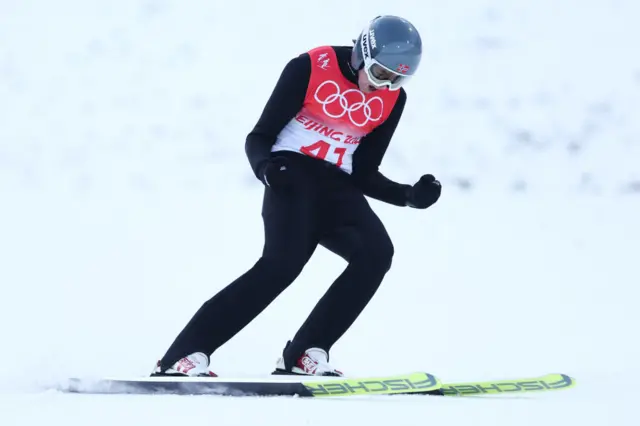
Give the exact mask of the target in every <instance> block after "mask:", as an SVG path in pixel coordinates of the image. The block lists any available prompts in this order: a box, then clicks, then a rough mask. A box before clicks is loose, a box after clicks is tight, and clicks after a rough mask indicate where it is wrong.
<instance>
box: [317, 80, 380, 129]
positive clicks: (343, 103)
mask: <svg viewBox="0 0 640 426" xmlns="http://www.w3.org/2000/svg"><path fill="white" fill-rule="evenodd" d="M327 84H330V85H332V86H333V87H334V88H335V91H336V93H332V94H330V95H328V96H326V97H325V99H320V97H319V94H320V90H321V89H322V88H323V87H324V86H325V85H327ZM348 93H356V94H357V96H358V97H359V98H360V99H362V100H361V101H359V102H354V103H352V104H351V105H349V102H348V101H347V97H346V95H347V94H348ZM314 98H315V100H316V101H317V102H318V103H319V104H320V105H322V110H323V111H324V113H325V114H327V115H328V116H329V117H331V118H341V117H343V116H344V115H345V114H348V115H349V119H350V120H351V122H352V123H353V124H354V125H355V126H358V127H363V126H365V125H366V124H367V123H368V122H369V121H379V120H380V119H381V118H382V114H383V111H384V104H383V102H382V98H380V97H379V96H374V97H372V98H371V99H369V100H368V101H367V102H365V99H366V98H365V96H364V93H362V92H361V91H359V90H356V89H349V90H346V91H345V92H344V93H340V86H339V85H338V83H336V82H335V81H332V80H327V81H325V82H323V83H322V84H320V85H319V86H318V88H317V89H316V93H315V95H314ZM335 101H338V102H339V105H340V107H342V112H341V113H339V114H332V113H330V112H329V111H328V110H327V106H328V105H332V104H333V105H336V104H335ZM374 101H378V102H379V103H380V115H378V116H377V117H372V116H371V114H372V110H371V105H372V103H373V102H374ZM360 110H362V114H363V115H364V122H360V121H356V120H355V119H354V117H353V115H352V114H353V113H354V112H356V111H360Z"/></svg>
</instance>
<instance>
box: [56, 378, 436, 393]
mask: <svg viewBox="0 0 640 426" xmlns="http://www.w3.org/2000/svg"><path fill="white" fill-rule="evenodd" d="M440 387H441V383H440V380H439V379H438V378H437V377H435V376H433V375H432V374H428V373H422V372H416V373H411V374H403V375H397V376H387V377H363V378H335V377H304V376H302V377H300V376H287V377H283V376H280V377H273V378H264V379H256V378H252V379H227V378H224V379H223V378H218V377H216V378H213V377H145V378H139V379H117V378H107V379H97V380H90V379H78V378H74V379H70V380H68V381H67V383H65V384H63V385H62V386H60V387H59V388H58V390H61V391H64V392H70V393H90V394H174V395H176V394H177V395H224V396H298V397H312V398H318V397H336V396H350V395H393V394H425V393H431V392H437V391H438V389H439V388H440Z"/></svg>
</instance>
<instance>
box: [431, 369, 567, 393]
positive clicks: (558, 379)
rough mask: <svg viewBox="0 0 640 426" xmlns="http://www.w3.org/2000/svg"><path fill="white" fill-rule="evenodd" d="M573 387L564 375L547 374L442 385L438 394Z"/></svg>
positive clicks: (543, 390) (549, 389) (511, 391)
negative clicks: (525, 377) (524, 377)
mask: <svg viewBox="0 0 640 426" xmlns="http://www.w3.org/2000/svg"><path fill="white" fill-rule="evenodd" d="M575 385H576V381H575V379H574V378H572V377H569V376H567V375H566V374H547V375H546V376H541V377H534V378H527V379H516V380H494V381H486V382H468V383H443V384H442V387H441V388H440V392H441V395H443V396H468V395H497V394H503V395H504V394H513V393H530V392H546V391H554V390H561V389H570V388H572V387H574V386H575Z"/></svg>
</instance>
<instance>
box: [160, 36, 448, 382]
mask: <svg viewBox="0 0 640 426" xmlns="http://www.w3.org/2000/svg"><path fill="white" fill-rule="evenodd" d="M333 48H334V50H335V52H336V54H337V58H338V61H339V64H340V70H341V72H342V74H343V75H344V76H345V77H347V79H349V80H350V81H352V82H354V83H355V82H356V72H355V71H354V70H353V69H352V68H351V67H350V64H349V58H350V55H351V47H333ZM310 72H311V63H310V59H309V55H308V54H306V53H305V54H302V55H300V56H298V57H296V58H294V59H292V60H291V61H290V62H289V63H288V64H287V66H286V67H285V68H284V70H283V72H282V74H281V76H280V79H279V80H278V82H277V84H276V87H275V89H274V90H273V92H272V94H271V97H270V98H269V100H268V102H267V104H266V106H265V108H264V110H263V112H262V115H261V117H260V118H259V120H258V122H257V124H256V125H255V127H254V129H253V130H252V131H251V132H250V133H249V135H248V136H247V138H246V145H245V148H246V154H247V157H248V159H249V163H250V165H251V167H252V169H253V171H254V173H255V175H256V177H258V179H260V180H261V181H262V182H263V183H265V191H264V200H263V208H262V217H263V220H264V231H265V235H264V237H265V243H264V249H263V253H262V256H261V257H260V258H259V259H258V261H257V263H255V265H254V266H253V267H252V268H251V269H249V270H248V271H247V272H246V273H244V274H243V275H242V276H240V277H239V278H237V279H236V280H235V281H233V282H232V283H230V284H229V285H228V286H227V287H225V288H224V289H223V290H221V291H220V292H219V293H218V294H216V295H215V296H213V297H212V298H211V299H210V300H208V301H207V302H205V303H204V304H203V305H202V307H201V308H200V309H199V310H198V311H197V312H196V314H195V315H194V316H193V318H192V319H191V321H190V322H189V323H188V324H187V325H186V327H185V328H184V329H183V330H182V332H181V333H180V334H179V335H178V336H177V338H176V339H175V341H174V342H173V344H172V345H171V347H170V348H169V349H168V351H167V353H166V354H165V356H164V357H163V358H162V360H161V368H162V370H165V369H167V368H169V367H171V365H173V364H174V363H175V362H177V361H178V360H179V359H180V358H182V357H184V356H186V355H189V354H191V353H193V352H204V353H206V354H207V355H209V354H211V353H213V352H214V351H215V350H216V349H217V348H219V347H220V346H222V345H223V344H224V343H225V342H227V341H228V340H229V339H230V338H232V337H233V336H234V335H235V334H237V333H238V332H239V331H240V330H242V329H243V328H244V327H245V326H246V325H247V324H249V323H250V322H251V321H252V320H253V319H254V318H256V316H258V315H259V314H260V313H261V312H262V311H263V310H264V309H265V308H266V307H267V306H268V305H269V304H270V303H271V302H272V301H273V300H274V299H275V298H276V297H277V296H278V295H279V294H280V293H281V292H282V291H284V290H285V289H286V288H287V287H288V286H289V285H290V284H291V283H292V282H293V281H294V280H295V279H296V277H297V276H298V275H299V274H300V272H301V271H302V269H303V268H304V266H305V264H306V263H307V262H308V260H309V258H310V257H311V255H312V254H313V252H314V250H315V249H316V247H317V246H318V244H320V245H322V246H324V247H325V248H327V249H328V250H330V251H332V252H334V253H336V254H337V255H339V256H341V257H342V258H343V259H345V260H346V261H347V262H348V265H347V267H346V269H345V270H344V272H343V273H342V274H341V275H340V276H339V277H337V279H336V280H335V281H334V282H333V284H332V285H331V286H330V287H329V289H328V291H327V292H326V294H325V295H324V296H323V297H322V298H321V299H320V300H319V301H318V303H317V305H316V306H315V308H314V309H313V311H312V312H311V313H310V315H309V317H308V318H307V320H306V321H305V322H304V323H303V324H302V326H301V327H300V329H299V330H298V332H297V333H296V335H295V336H294V337H293V339H292V341H291V344H290V345H289V346H287V348H286V350H285V351H284V358H285V365H286V366H287V368H290V367H291V365H292V364H293V363H295V361H296V360H297V359H298V357H299V356H300V355H301V354H302V353H303V352H304V351H305V350H306V349H308V348H310V347H319V348H322V349H324V350H326V351H327V353H328V352H329V350H330V349H331V347H332V346H333V345H334V343H335V342H336V341H337V340H338V339H339V338H340V337H341V336H342V335H343V334H344V333H345V331H346V330H347V329H348V328H349V327H350V326H351V325H352V324H353V322H354V321H355V320H356V318H357V317H358V316H359V314H360V313H361V312H362V310H363V309H364V308H365V306H366V305H367V304H368V302H369V301H370V300H371V298H372V297H373V295H374V293H375V292H376V290H377V289H378V287H379V285H380V283H381V282H382V280H383V277H384V276H385V274H386V272H387V271H388V270H389V268H390V266H391V261H392V258H393V254H394V247H393V244H392V242H391V239H390V238H389V235H388V234H387V231H386V230H385V227H384V225H383V224H382V222H381V221H380V219H379V218H378V216H377V215H376V214H375V213H374V212H373V210H372V209H371V208H370V206H369V204H368V202H367V200H366V198H365V195H366V196H369V197H372V198H375V199H378V200H381V201H384V202H386V203H390V204H394V205H397V206H406V205H410V206H412V207H416V205H414V204H412V200H414V199H417V198H420V197H419V196H421V197H422V198H423V199H424V197H425V194H426V195H428V197H427V198H428V199H429V201H428V203H427V204H429V205H430V204H433V203H434V202H435V200H437V197H438V196H439V188H440V187H439V184H437V185H430V186H428V188H427V189H428V190H425V188H426V187H424V185H423V187H421V189H420V190H419V191H418V190H417V189H416V186H410V185H402V184H399V183H395V182H393V181H391V180H389V179H387V178H385V177H384V176H383V175H382V174H381V173H380V172H379V171H378V167H379V165H380V163H381V161H382V157H383V156H384V153H385V151H386V149H387V147H388V144H389V142H390V140H391V137H392V136H393V133H394V131H395V129H396V126H397V125H398V122H399V120H400V117H401V115H402V112H403V109H404V106H405V102H406V93H405V92H404V89H401V92H400V95H399V97H398V99H397V101H396V104H395V106H394V108H393V110H392V112H391V113H390V115H389V117H388V118H387V120H386V121H385V122H384V123H383V124H381V125H380V126H378V127H377V128H376V129H375V130H374V131H373V132H371V133H369V134H368V135H366V136H364V138H363V139H362V141H361V142H360V145H359V146H358V148H357V150H356V151H355V153H354V156H353V173H351V174H347V173H345V172H343V171H342V170H340V169H339V168H337V167H335V166H334V165H333V164H331V163H329V162H325V161H323V160H318V159H315V158H312V157H308V156H305V155H303V154H300V153H297V152H290V151H282V152H274V153H272V152H271V148H272V146H273V144H274V142H275V140H276V136H277V135H278V133H279V132H280V131H281V129H282V128H283V127H284V126H285V125H286V124H287V123H288V122H289V121H290V120H291V119H292V117H294V116H295V114H297V113H298V112H299V110H300V107H301V104H302V102H303V100H304V98H305V93H306V90H307V84H308V81H309V76H310ZM274 157H277V158H278V159H279V161H280V162H286V173H284V174H283V173H280V172H281V170H280V163H276V165H275V167H270V168H269V165H270V164H271V163H269V160H270V159H273V158H274ZM271 165H272V164H271ZM265 174H266V177H267V179H266V181H265ZM432 181H433V179H432ZM436 183H437V181H436ZM276 184H277V185H276ZM269 185H271V186H269ZM416 203H417V201H416ZM420 207H421V208H424V207H426V204H425V203H424V202H423V205H422V206H420Z"/></svg>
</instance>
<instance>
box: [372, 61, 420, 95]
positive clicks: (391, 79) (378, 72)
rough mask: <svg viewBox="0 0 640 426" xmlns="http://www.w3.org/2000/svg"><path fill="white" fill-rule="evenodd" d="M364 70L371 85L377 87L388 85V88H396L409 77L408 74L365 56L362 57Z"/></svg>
mask: <svg viewBox="0 0 640 426" xmlns="http://www.w3.org/2000/svg"><path fill="white" fill-rule="evenodd" d="M400 67H402V65H400ZM400 67H399V68H400ZM364 71H365V72H366V73H367V78H368V79H369V82H370V83H371V85H373V86H375V87H377V88H381V87H389V90H398V89H400V88H401V87H402V85H403V84H404V83H406V82H407V80H408V79H409V76H408V75H403V74H401V73H400V72H398V71H394V70H391V69H389V68H387V67H385V66H384V65H382V64H381V63H380V62H378V61H376V60H375V59H372V58H370V57H367V56H365V58H364Z"/></svg>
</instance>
